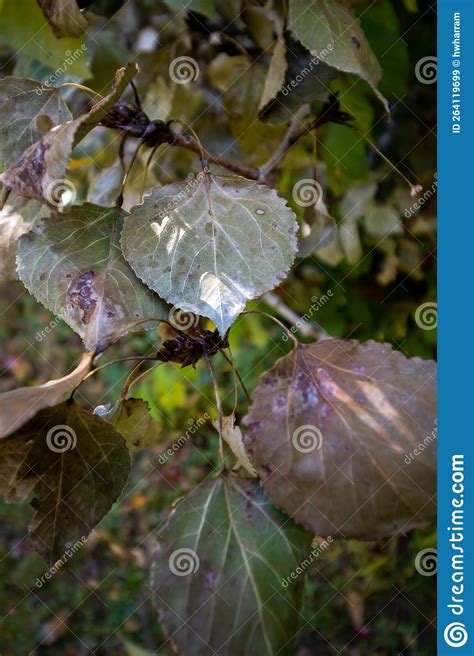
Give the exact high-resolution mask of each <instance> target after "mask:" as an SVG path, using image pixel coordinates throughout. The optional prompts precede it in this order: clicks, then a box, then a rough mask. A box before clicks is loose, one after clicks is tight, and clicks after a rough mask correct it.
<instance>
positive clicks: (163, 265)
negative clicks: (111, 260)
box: [122, 173, 298, 334]
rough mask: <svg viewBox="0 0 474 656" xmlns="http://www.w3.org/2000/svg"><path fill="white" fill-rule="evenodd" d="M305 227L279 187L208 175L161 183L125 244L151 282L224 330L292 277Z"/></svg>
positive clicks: (128, 227) (134, 215)
mask: <svg viewBox="0 0 474 656" xmlns="http://www.w3.org/2000/svg"><path fill="white" fill-rule="evenodd" d="M297 230H298V226H297V223H296V219H295V215H294V214H293V211H292V210H291V209H290V208H289V207H287V205H286V203H285V201H284V200H283V199H282V198H279V196H278V195H277V193H276V192H275V191H274V190H273V189H269V188H268V187H265V186H263V185H259V184H257V183H256V182H252V181H249V180H245V179H244V178H241V177H238V176H229V177H227V176H219V175H211V174H209V173H203V174H201V175H199V176H198V177H197V178H196V179H194V180H191V181H187V182H178V183H174V184H171V185H167V186H166V187H162V188H160V189H154V190H153V192H152V194H151V195H150V196H148V197H147V198H145V201H144V203H143V204H142V205H138V206H136V207H134V208H132V210H131V216H129V217H127V219H126V220H125V225H124V229H123V233H122V247H123V252H124V255H125V257H126V258H127V260H128V261H129V262H130V264H131V265H132V267H133V269H134V270H135V272H136V274H137V275H138V276H139V277H140V278H141V279H142V280H143V281H144V282H145V283H146V284H147V285H148V286H149V287H151V288H152V289H154V290H155V291H156V292H158V293H159V294H160V296H162V297H163V298H165V299H166V300H167V301H169V302H170V303H173V304H175V305H177V306H178V307H182V308H184V309H188V310H189V309H193V308H194V311H195V312H196V313H197V314H200V315H203V316H206V317H209V318H210V319H212V321H214V323H215V324H216V326H217V328H218V329H219V331H220V332H221V333H222V334H224V333H225V332H226V331H227V329H228V328H229V326H230V325H231V324H232V322H233V321H234V320H235V318H236V317H237V316H238V314H239V313H240V312H241V311H242V310H243V309H244V307H245V303H246V302H247V300H249V299H252V298H255V297H256V296H259V295H260V294H263V293H264V292H266V291H268V290H269V289H273V287H275V286H276V285H277V284H278V283H279V282H280V281H281V280H282V279H283V278H284V277H285V275H286V274H287V272H288V270H289V268H290V266H291V263H292V262H293V259H294V256H295V251H296V234H297Z"/></svg>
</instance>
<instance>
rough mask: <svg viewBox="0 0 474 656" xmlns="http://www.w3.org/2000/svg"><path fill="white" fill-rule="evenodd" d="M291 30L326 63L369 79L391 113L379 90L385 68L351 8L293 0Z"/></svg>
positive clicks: (328, 0)
mask: <svg viewBox="0 0 474 656" xmlns="http://www.w3.org/2000/svg"><path fill="white" fill-rule="evenodd" d="M288 28H289V29H290V30H291V31H292V32H293V34H294V35H295V36H296V38H297V39H299V40H300V41H301V43H302V44H303V45H304V46H305V47H306V48H308V50H309V51H310V52H311V54H312V55H315V56H316V57H318V58H319V59H322V60H323V61H324V63H325V64H327V65H328V66H333V67H334V68H337V70H339V71H344V72H346V73H355V74H356V75H358V76H359V77H361V78H362V79H363V80H366V81H367V82H368V83H369V84H370V86H371V87H372V89H373V90H374V92H375V94H376V95H377V97H378V98H379V99H380V100H381V102H382V103H383V104H384V106H385V108H386V110H387V111H388V105H387V101H386V100H385V98H384V97H383V96H382V95H381V94H380V93H379V91H378V90H377V84H378V82H379V80H380V78H381V77H382V69H381V68H380V65H379V63H378V61H377V59H376V57H375V55H374V53H373V52H372V50H371V48H370V45H369V43H368V42H367V40H366V38H365V36H364V33H363V32H362V29H361V28H360V25H359V22H358V20H357V18H356V17H355V16H354V14H353V13H352V11H351V10H350V9H349V8H348V7H346V6H345V5H343V4H341V3H340V2H338V1H337V0H290V6H289V15H288Z"/></svg>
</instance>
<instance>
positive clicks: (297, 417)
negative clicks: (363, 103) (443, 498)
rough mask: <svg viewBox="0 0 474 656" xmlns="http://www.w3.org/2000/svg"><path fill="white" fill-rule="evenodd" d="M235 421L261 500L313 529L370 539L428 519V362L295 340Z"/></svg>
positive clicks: (431, 498) (432, 433) (432, 377)
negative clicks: (262, 494) (243, 432)
mask: <svg viewBox="0 0 474 656" xmlns="http://www.w3.org/2000/svg"><path fill="white" fill-rule="evenodd" d="M243 423H244V425H245V426H247V427H248V429H249V433H248V434H247V436H246V438H245V440H246V444H247V446H249V448H250V452H251V453H252V454H253V456H254V459H255V462H256V466H257V472H258V473H259V475H260V476H261V477H262V479H263V480H264V486H265V489H266V492H267V494H268V496H269V497H270V499H272V501H273V502H274V503H276V504H277V506H279V507H280V508H282V509H283V510H284V511H285V512H287V513H288V514H289V515H290V516H292V517H294V518H295V519H296V521H297V522H299V523H301V524H302V525H303V526H304V527H305V528H306V529H307V530H310V531H313V532H314V533H315V534H316V535H320V536H325V537H327V536H332V537H343V538H360V539H365V540H375V539H378V538H382V537H386V536H390V535H393V534H396V533H406V532H407V531H408V530H410V529H411V528H415V527H419V526H423V525H425V524H427V523H429V522H432V521H433V520H434V518H435V516H436V501H435V496H436V439H435V437H436V365H435V363H434V362H432V361H427V360H422V359H421V358H418V357H416V358H411V359H408V358H407V357H405V355H403V353H401V352H400V351H393V350H392V348H391V347H390V346H389V345H388V344H380V343H376V342H373V341H369V342H365V343H362V344H360V343H358V342H356V341H353V340H347V341H346V340H340V339H326V340H323V341H321V342H319V343H317V344H308V345H299V346H298V347H297V348H295V349H294V350H293V351H292V352H291V353H290V354H289V355H287V356H286V357H284V358H282V359H281V360H279V361H278V362H277V363H276V365H275V366H274V367H273V369H271V370H270V371H268V372H267V373H266V374H265V375H264V376H263V378H262V381H261V383H260V385H259V387H258V388H257V390H256V391H255V392H254V395H253V405H252V407H251V409H250V412H249V413H248V415H247V416H246V417H245V419H244V422H243ZM420 445H421V447H420ZM415 454H416V455H415Z"/></svg>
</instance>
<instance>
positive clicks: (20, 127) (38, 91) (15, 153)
mask: <svg viewBox="0 0 474 656" xmlns="http://www.w3.org/2000/svg"><path fill="white" fill-rule="evenodd" d="M0 117H1V118H0V170H2V168H6V167H7V166H9V165H10V164H13V162H15V160H17V159H18V157H19V156H20V155H21V154H22V152H23V151H24V150H26V149H27V148H28V147H29V146H31V144H33V143H35V142H36V141H38V140H39V139H41V138H42V136H43V132H44V130H42V129H41V128H42V125H43V124H44V123H45V122H47V121H48V119H49V121H50V124H51V125H52V126H54V125H59V124H60V123H65V122H66V121H69V120H71V119H72V115H71V112H70V111H69V109H68V108H67V105H66V103H65V102H64V101H63V99H62V97H61V92H60V91H59V90H58V89H53V88H48V87H46V86H44V84H43V83H42V82H37V81H36V80H28V79H27V78H23V77H5V78H3V79H1V80H0Z"/></svg>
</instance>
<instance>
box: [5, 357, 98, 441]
mask: <svg viewBox="0 0 474 656" xmlns="http://www.w3.org/2000/svg"><path fill="white" fill-rule="evenodd" d="M92 357H93V354H92V353H85V354H84V355H83V356H82V359H81V361H80V362H79V364H78V365H77V367H76V368H75V369H74V371H71V373H70V374H68V375H67V376H64V377H63V378H58V379H56V380H49V381H48V382H47V383H43V384H42V385H34V386H32V387H19V388H18V389H15V390H11V391H10V392H5V393H4V394H0V437H6V436H7V435H10V434H11V433H13V432H14V431H16V430H18V429H19V428H20V426H23V424H25V423H26V422H27V421H28V420H29V419H31V417H33V416H34V415H35V414H36V413H37V412H38V411H39V410H41V409H42V408H49V407H51V406H53V405H56V404H57V403H60V402H61V401H64V400H65V399H66V398H67V397H68V396H70V394H71V392H72V391H73V389H74V388H75V387H77V385H79V383H80V382H81V380H82V379H83V378H84V376H85V375H86V374H87V372H88V371H89V369H90V366H91V364H92Z"/></svg>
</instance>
